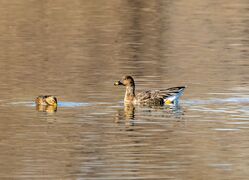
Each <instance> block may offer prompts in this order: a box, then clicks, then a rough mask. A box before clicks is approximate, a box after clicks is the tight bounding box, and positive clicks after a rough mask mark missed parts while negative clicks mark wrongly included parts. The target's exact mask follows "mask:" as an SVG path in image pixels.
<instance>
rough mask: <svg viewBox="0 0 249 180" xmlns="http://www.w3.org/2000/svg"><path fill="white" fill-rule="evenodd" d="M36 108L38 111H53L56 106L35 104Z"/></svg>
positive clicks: (55, 109)
mask: <svg viewBox="0 0 249 180" xmlns="http://www.w3.org/2000/svg"><path fill="white" fill-rule="evenodd" d="M36 110H37V111H39V112H48V113H53V112H56V111H57V106H44V105H39V104H37V105H36Z"/></svg>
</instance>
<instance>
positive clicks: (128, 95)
mask: <svg viewBox="0 0 249 180" xmlns="http://www.w3.org/2000/svg"><path fill="white" fill-rule="evenodd" d="M114 85H116V86H118V85H123V86H125V87H126V92H125V98H124V102H125V103H133V104H148V105H164V104H176V103H177V102H178V98H179V97H180V96H181V95H182V94H183V91H184V89H185V87H184V86H179V87H172V88H168V89H161V90H148V91H144V92H140V93H138V94H135V81H134V79H133V78H132V77H131V76H124V77H123V78H122V80H120V81H117V82H115V83H114Z"/></svg>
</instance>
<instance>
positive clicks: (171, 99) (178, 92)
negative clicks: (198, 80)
mask: <svg viewBox="0 0 249 180" xmlns="http://www.w3.org/2000/svg"><path fill="white" fill-rule="evenodd" d="M185 88H186V86H178V87H172V88H169V89H167V90H168V91H169V96H168V97H166V98H165V99H164V103H165V104H168V105H177V104H178V102H179V98H180V96H182V95H183V93H184V90H185Z"/></svg>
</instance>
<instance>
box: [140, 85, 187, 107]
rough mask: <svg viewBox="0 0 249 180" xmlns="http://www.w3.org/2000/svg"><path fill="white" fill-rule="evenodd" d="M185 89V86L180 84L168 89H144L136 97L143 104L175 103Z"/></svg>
mask: <svg viewBox="0 0 249 180" xmlns="http://www.w3.org/2000/svg"><path fill="white" fill-rule="evenodd" d="M184 89H185V86H178V87H172V88H168V89H160V90H148V91H143V92H140V93H138V94H137V95H136V99H137V101H138V102H139V103H143V104H144V103H145V104H160V105H163V104H165V103H166V104H172V103H174V104H175V103H177V101H178V98H179V97H180V96H181V95H182V94H183V91H184Z"/></svg>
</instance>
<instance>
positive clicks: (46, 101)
mask: <svg viewBox="0 0 249 180" xmlns="http://www.w3.org/2000/svg"><path fill="white" fill-rule="evenodd" d="M35 103H36V104H37V105H45V106H57V98H56V97H55V96H51V95H45V96H38V97H37V98H36V99H35Z"/></svg>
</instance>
